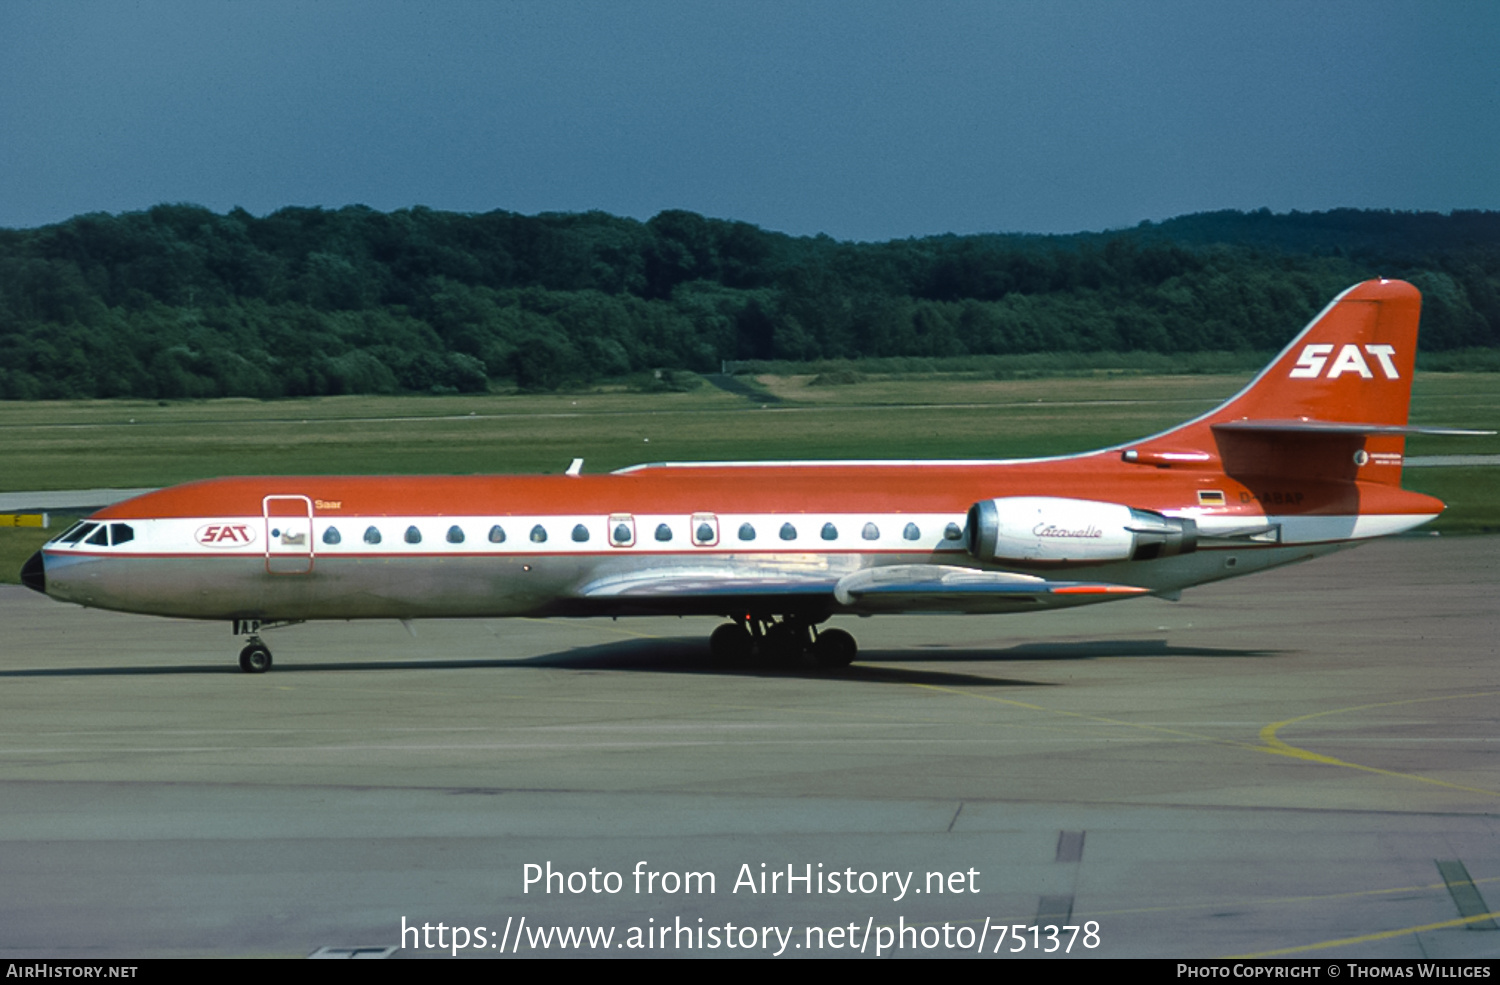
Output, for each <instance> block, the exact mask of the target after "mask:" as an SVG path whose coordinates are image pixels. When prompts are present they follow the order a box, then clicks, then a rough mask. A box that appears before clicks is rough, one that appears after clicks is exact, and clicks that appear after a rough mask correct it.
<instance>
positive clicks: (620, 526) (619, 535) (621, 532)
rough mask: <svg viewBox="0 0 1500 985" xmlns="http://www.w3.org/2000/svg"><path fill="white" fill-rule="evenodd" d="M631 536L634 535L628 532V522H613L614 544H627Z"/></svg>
mask: <svg viewBox="0 0 1500 985" xmlns="http://www.w3.org/2000/svg"><path fill="white" fill-rule="evenodd" d="M633 537H634V534H632V533H631V532H630V525H629V524H627V523H617V524H615V532H614V540H615V543H616V544H629V543H630V541H631V539H632V538H633Z"/></svg>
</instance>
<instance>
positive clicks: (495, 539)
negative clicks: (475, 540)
mask: <svg viewBox="0 0 1500 985" xmlns="http://www.w3.org/2000/svg"><path fill="white" fill-rule="evenodd" d="M490 543H491V544H503V543H505V530H504V529H502V528H501V526H500V524H498V523H497V524H495V525H494V526H493V527H491V528H490Z"/></svg>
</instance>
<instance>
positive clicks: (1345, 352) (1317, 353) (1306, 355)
mask: <svg viewBox="0 0 1500 985" xmlns="http://www.w3.org/2000/svg"><path fill="white" fill-rule="evenodd" d="M1359 350H1360V347H1359V346H1357V345H1355V344H1354V343H1352V342H1351V343H1348V344H1346V345H1345V346H1344V347H1343V348H1342V349H1340V350H1339V354H1338V355H1337V356H1334V358H1333V365H1331V366H1329V367H1328V376H1327V379H1330V380H1336V379H1338V378H1339V377H1340V376H1343V375H1344V374H1345V373H1358V374H1359V375H1360V376H1361V377H1362V378H1364V379H1367V380H1369V379H1374V377H1375V374H1374V373H1372V372H1371V371H1370V364H1369V362H1368V361H1366V360H1365V354H1369V355H1371V356H1374V357H1375V363H1376V365H1378V366H1379V367H1380V371H1381V372H1382V373H1384V374H1385V378H1386V379H1388V380H1399V379H1400V378H1401V374H1400V373H1398V372H1397V371H1396V364H1395V363H1394V362H1392V361H1391V357H1392V356H1394V355H1395V354H1396V347H1395V346H1393V345H1366V346H1365V347H1364V353H1361V352H1360V351H1359ZM1331 352H1333V343H1331V342H1315V343H1313V344H1312V345H1305V346H1303V347H1302V355H1301V356H1299V357H1298V358H1297V365H1296V366H1293V367H1292V371H1291V373H1289V374H1287V375H1289V376H1290V377H1291V378H1292V379H1294V380H1310V379H1316V378H1317V377H1319V376H1321V375H1323V367H1324V366H1325V365H1327V363H1328V355H1329V353H1331Z"/></svg>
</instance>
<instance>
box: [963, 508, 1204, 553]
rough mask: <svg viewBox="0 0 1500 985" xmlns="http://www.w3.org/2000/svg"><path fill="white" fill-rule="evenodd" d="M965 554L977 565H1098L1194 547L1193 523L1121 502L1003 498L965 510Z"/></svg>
mask: <svg viewBox="0 0 1500 985" xmlns="http://www.w3.org/2000/svg"><path fill="white" fill-rule="evenodd" d="M967 533H968V548H969V553H970V554H972V555H973V556H974V557H975V558H977V559H978V560H980V561H1002V562H1005V561H1009V562H1017V561H1024V562H1038V563H1050V564H1064V563H1067V564H1097V563H1101V562H1104V561H1149V560H1151V559H1152V558H1158V557H1171V556H1172V555H1174V554H1191V553H1192V552H1193V551H1195V550H1197V549H1198V524H1197V523H1196V522H1195V521H1193V520H1189V519H1179V518H1177V517H1169V516H1163V515H1161V514H1160V513H1153V512H1151V511H1150V510H1136V509H1131V508H1130V507H1129V506H1125V505H1124V504H1121V503H1101V502H1098V501H1096V500H1092V499H1063V498H1061V497H1057V496H1007V497H1003V498H1001V499H986V500H983V501H981V502H978V503H975V504H974V505H973V506H971V507H969V523H968V529H967Z"/></svg>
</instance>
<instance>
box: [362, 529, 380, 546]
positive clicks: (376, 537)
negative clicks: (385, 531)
mask: <svg viewBox="0 0 1500 985" xmlns="http://www.w3.org/2000/svg"><path fill="white" fill-rule="evenodd" d="M365 543H366V544H378V543H380V531H379V530H376V529H375V528H374V527H366V528H365Z"/></svg>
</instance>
